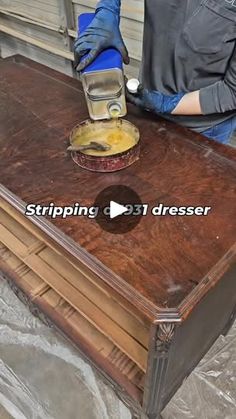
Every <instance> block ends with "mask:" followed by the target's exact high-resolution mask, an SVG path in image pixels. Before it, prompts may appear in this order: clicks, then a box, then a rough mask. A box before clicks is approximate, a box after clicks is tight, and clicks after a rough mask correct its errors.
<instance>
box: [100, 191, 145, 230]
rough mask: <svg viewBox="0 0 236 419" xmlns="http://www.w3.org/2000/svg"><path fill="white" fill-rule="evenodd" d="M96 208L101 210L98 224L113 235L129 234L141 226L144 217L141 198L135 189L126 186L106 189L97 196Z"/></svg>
mask: <svg viewBox="0 0 236 419" xmlns="http://www.w3.org/2000/svg"><path fill="white" fill-rule="evenodd" d="M94 206H95V207H98V208H99V214H98V216H97V217H96V222H97V223H98V224H99V226H100V227H101V228H102V229H103V230H105V231H107V232H109V233H112V234H125V233H128V232H129V231H131V230H133V229H134V228H135V227H136V226H137V225H138V224H139V222H140V220H141V217H142V214H141V212H140V208H141V207H142V201H141V199H140V197H139V196H138V194H137V193H136V192H135V191H134V190H133V189H131V188H129V187H127V186H124V185H113V186H109V187H108V188H106V189H104V190H103V191H102V192H100V193H99V195H98V196H97V198H96V200H95V203H94ZM132 208H134V211H132ZM134 214H135V215H134Z"/></svg>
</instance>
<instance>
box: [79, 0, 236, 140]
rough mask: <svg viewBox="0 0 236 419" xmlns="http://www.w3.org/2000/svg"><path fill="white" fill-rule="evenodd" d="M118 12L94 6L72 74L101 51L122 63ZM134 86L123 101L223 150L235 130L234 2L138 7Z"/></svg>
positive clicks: (113, 1) (116, 1) (151, 0)
mask: <svg viewBox="0 0 236 419" xmlns="http://www.w3.org/2000/svg"><path fill="white" fill-rule="evenodd" d="M120 8H121V1H120V0H100V1H99V2H98V4H97V8H96V13H95V17H94V19H93V21H92V23H91V24H90V25H89V27H88V28H87V30H86V31H85V32H84V33H83V34H82V35H81V36H79V37H78V39H77V40H76V41H75V47H74V49H75V55H76V65H77V64H78V67H77V70H78V71H81V70H83V69H84V68H85V67H86V66H87V65H89V64H90V63H91V62H92V61H93V60H94V59H95V58H96V57H97V55H98V54H99V53H100V52H101V51H103V50H104V49H106V48H109V47H114V48H116V49H117V50H119V51H120V53H121V54H122V57H123V60H124V63H125V64H128V63H129V56H128V51H127V48H126V46H125V44H124V41H123V38H122V35H121V32H120V28H119V25H120ZM85 54H88V55H86V58H83V57H84V55H85ZM140 81H141V88H139V91H138V94H136V95H131V94H129V95H128V99H129V101H131V102H132V103H134V104H135V105H137V106H140V107H142V108H144V109H146V110H149V111H152V112H154V113H157V114H163V116H164V117H166V118H167V119H170V120H172V121H175V122H177V123H179V124H181V125H184V126H186V127H188V128H190V129H192V130H195V131H197V132H200V133H202V134H203V135H205V136H206V137H208V138H213V139H215V140H216V141H219V142H221V143H228V142H229V140H230V137H231V135H232V133H233V131H234V130H236V0H181V1H179V0H145V22H144V39H143V58H142V65H141V71H140Z"/></svg>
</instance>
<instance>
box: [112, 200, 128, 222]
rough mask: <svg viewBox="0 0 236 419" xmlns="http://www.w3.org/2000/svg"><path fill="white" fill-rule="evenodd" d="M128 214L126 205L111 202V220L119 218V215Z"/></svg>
mask: <svg viewBox="0 0 236 419" xmlns="http://www.w3.org/2000/svg"><path fill="white" fill-rule="evenodd" d="M125 212H127V208H126V207H125V206H124V205H120V204H117V202H114V201H111V202H110V218H111V219H113V218H116V217H119V215H122V214H124V213H125Z"/></svg>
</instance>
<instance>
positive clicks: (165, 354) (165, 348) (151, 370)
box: [143, 323, 175, 419]
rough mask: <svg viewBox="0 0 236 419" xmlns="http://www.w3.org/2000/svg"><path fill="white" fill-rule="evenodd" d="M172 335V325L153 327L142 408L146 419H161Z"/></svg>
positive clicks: (173, 326) (173, 325)
mask: <svg viewBox="0 0 236 419" xmlns="http://www.w3.org/2000/svg"><path fill="white" fill-rule="evenodd" d="M174 333H175V324H174V323H163V324H159V325H154V326H153V329H152V332H151V340H150V351H149V359H148V369H147V374H146V384H145V391H144V406H143V407H144V410H145V413H146V415H147V417H148V419H161V411H162V409H163V400H162V396H163V389H164V384H165V379H166V373H167V367H168V361H169V352H170V347H171V343H172V339H173V337H174Z"/></svg>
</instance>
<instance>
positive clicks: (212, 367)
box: [0, 279, 236, 419]
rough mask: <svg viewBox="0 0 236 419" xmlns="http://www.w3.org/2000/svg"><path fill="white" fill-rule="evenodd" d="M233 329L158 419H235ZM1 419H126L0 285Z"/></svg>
mask: <svg viewBox="0 0 236 419" xmlns="http://www.w3.org/2000/svg"><path fill="white" fill-rule="evenodd" d="M235 348H236V324H235V325H234V327H233V328H232V329H231V331H230V333H229V335H228V336H227V337H226V338H224V337H220V338H219V340H218V341H217V342H216V344H215V345H214V347H213V348H212V349H211V351H210V352H209V353H208V354H207V355H206V357H205V358H204V359H203V361H202V362H201V363H200V365H199V366H198V367H197V368H196V370H195V371H194V372H193V373H192V374H191V376H190V377H189V378H188V379H187V380H186V382H185V383H184V385H183V386H182V387H181V389H180V390H179V391H178V393H177V394H176V395H175V397H174V399H173V400H172V401H171V403H170V404H169V405H168V406H167V408H166V409H165V411H164V413H163V419H235V418H236V351H235ZM0 406H1V407H0V418H1V419H9V418H14V419H131V414H130V412H129V410H128V409H127V408H126V406H124V404H123V403H122V402H121V401H120V400H119V399H118V398H117V396H116V394H115V393H114V391H113V390H112V389H111V387H110V386H109V385H107V384H105V383H104V381H103V379H102V377H101V376H100V375H99V374H98V373H97V372H96V371H95V370H94V369H93V368H92V367H91V366H90V365H89V363H88V362H86V361H85V359H84V358H83V356H82V355H81V354H80V353H79V351H78V350H77V349H76V348H74V347H73V346H72V345H71V344H70V343H68V341H67V340H66V339H64V338H63V337H62V336H61V335H60V334H59V333H58V332H57V331H55V330H54V329H53V328H50V327H48V326H46V325H45V324H43V323H42V322H41V321H40V320H39V319H36V318H35V317H33V316H32V314H31V313H30V312H29V311H28V309H27V308H26V307H25V306H24V305H23V303H21V302H20V301H19V300H18V298H17V297H16V296H15V294H14V293H13V292H12V290H11V289H10V288H9V286H8V284H7V283H6V281H5V280H3V279H0Z"/></svg>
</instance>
